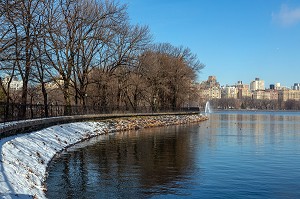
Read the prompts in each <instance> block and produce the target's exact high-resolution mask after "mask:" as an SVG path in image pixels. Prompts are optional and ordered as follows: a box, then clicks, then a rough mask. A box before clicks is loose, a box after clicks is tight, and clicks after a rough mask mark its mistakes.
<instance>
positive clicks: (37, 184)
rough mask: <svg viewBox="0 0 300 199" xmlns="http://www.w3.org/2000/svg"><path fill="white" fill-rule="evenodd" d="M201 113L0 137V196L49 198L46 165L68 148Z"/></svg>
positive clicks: (110, 121)
mask: <svg viewBox="0 0 300 199" xmlns="http://www.w3.org/2000/svg"><path fill="white" fill-rule="evenodd" d="M207 119H208V118H207V117H205V116H203V115H199V114H194V115H163V116H135V117H124V118H115V119H107V120H103V121H91V122H77V123H70V124H61V125H56V126H52V127H48V128H45V129H42V130H40V131H36V132H32V133H28V134H23V135H17V136H14V137H8V138H5V139H1V140H0V147H1V154H0V197H2V198H46V196H45V191H46V186H45V185H44V181H45V179H46V178H47V166H48V163H49V162H50V161H51V160H52V158H53V157H54V156H55V155H56V154H59V153H60V152H61V151H63V150H65V149H66V148H68V147H70V146H72V145H74V144H76V143H79V142H82V141H84V140H86V139H89V138H92V137H95V136H98V135H101V134H105V133H115V132H120V131H127V130H135V129H141V128H151V127H159V126H169V125H179V124H188V123H195V122H201V121H205V120H207Z"/></svg>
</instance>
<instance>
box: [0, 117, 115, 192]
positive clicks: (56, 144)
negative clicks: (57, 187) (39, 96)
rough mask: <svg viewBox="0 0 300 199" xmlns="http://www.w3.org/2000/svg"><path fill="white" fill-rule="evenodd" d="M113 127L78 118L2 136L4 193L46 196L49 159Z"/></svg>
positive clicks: (0, 178) (0, 166) (0, 187)
mask: <svg viewBox="0 0 300 199" xmlns="http://www.w3.org/2000/svg"><path fill="white" fill-rule="evenodd" d="M111 131H113V129H110V128H109V126H108V124H107V123H104V122H78V123H70V124H61V125H57V126H52V127H49V128H46V129H43V130H40V131H36V132H33V133H29V134H24V135H18V136H13V137H8V138H4V139H1V140H0V151H1V153H0V197H2V198H32V197H35V198H46V196H45V193H44V191H45V185H44V184H43V182H44V181H45V180H46V177H47V173H46V169H47V165H48V163H49V161H51V159H52V158H53V157H54V156H55V155H56V154H57V153H58V152H60V151H62V150H63V149H65V148H66V147H68V146H70V145H73V144H75V143H78V142H80V141H82V140H84V139H88V138H90V137H93V136H97V135H100V134H103V133H104V132H111Z"/></svg>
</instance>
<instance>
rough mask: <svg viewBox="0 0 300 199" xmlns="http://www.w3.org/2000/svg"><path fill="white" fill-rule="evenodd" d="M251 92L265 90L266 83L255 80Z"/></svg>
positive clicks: (251, 84)
mask: <svg viewBox="0 0 300 199" xmlns="http://www.w3.org/2000/svg"><path fill="white" fill-rule="evenodd" d="M250 90H251V91H256V90H265V81H264V80H261V79H259V78H255V80H254V81H252V82H251V83H250Z"/></svg>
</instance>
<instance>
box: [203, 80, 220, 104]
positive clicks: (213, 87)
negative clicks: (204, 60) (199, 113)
mask: <svg viewBox="0 0 300 199" xmlns="http://www.w3.org/2000/svg"><path fill="white" fill-rule="evenodd" d="M199 87H200V95H201V98H202V99H203V100H211V99H220V98H221V88H220V84H219V82H218V81H217V78H216V77H215V76H209V77H208V80H207V81H203V82H201V84H200V86H199Z"/></svg>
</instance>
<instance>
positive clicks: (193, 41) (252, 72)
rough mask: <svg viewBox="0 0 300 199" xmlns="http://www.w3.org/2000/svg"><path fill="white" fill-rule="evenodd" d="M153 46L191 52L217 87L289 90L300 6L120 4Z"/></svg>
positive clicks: (272, 0) (299, 66)
mask: <svg viewBox="0 0 300 199" xmlns="http://www.w3.org/2000/svg"><path fill="white" fill-rule="evenodd" d="M120 2H121V3H127V4H128V13H129V17H130V19H131V21H132V22H133V23H138V24H140V25H149V27H150V29H151V33H152V34H153V37H154V42H169V43H171V44H173V45H177V46H179V45H183V46H186V47H189V48H190V49H191V50H192V52H194V53H196V54H197V55H198V57H199V60H200V61H201V62H202V63H204V64H205V65H206V67H205V68H204V69H203V70H202V71H201V73H200V74H199V78H198V81H199V82H201V81H204V80H205V79H206V78H207V77H208V76H210V75H214V76H216V77H217V78H218V80H219V82H220V84H222V85H225V84H234V83H235V81H237V80H242V81H243V82H251V81H252V80H253V79H254V78H255V77H260V78H261V79H264V80H265V84H266V85H269V84H273V83H276V82H280V83H281V85H283V86H287V87H290V86H291V85H293V84H294V83H297V82H300V78H299V74H300V1H297V0H264V1H261V0H245V1H238V0H236V1H230V3H229V2H228V1H226V0H215V1H210V0H189V1H180V0H174V1H161V0H151V1H140V0H121V1H120Z"/></svg>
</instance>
